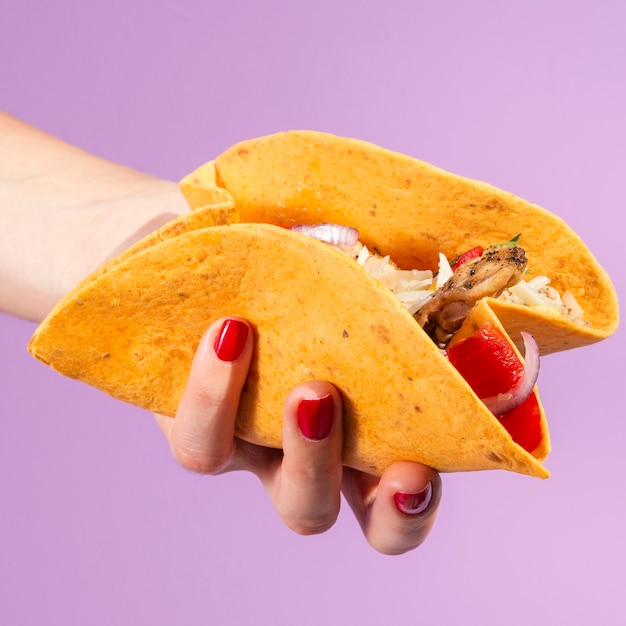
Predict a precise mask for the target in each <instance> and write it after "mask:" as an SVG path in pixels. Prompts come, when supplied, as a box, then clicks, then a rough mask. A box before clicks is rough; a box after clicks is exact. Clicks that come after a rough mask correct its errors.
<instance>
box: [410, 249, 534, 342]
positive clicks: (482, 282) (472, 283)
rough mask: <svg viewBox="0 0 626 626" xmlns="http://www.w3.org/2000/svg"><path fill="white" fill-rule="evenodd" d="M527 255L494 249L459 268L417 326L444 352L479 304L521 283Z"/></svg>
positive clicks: (423, 309) (425, 308)
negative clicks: (481, 300) (471, 311)
mask: <svg viewBox="0 0 626 626" xmlns="http://www.w3.org/2000/svg"><path fill="white" fill-rule="evenodd" d="M526 264H527V258H526V252H525V251H524V250H523V248H520V247H519V246H506V245H504V246H494V247H492V248H488V249H487V250H485V252H484V253H483V254H482V256H480V257H479V258H477V259H474V260H472V261H468V262H467V263H464V264H463V265H461V266H460V267H459V268H458V269H457V270H456V271H455V272H454V274H453V275H452V277H451V278H450V279H449V280H448V281H447V282H446V283H445V284H444V285H443V287H441V289H439V290H438V291H437V292H435V294H434V295H433V297H432V298H430V299H429V300H428V302H426V303H425V304H424V305H423V306H422V307H421V308H420V310H419V311H418V313H417V314H416V316H415V317H416V319H417V322H418V323H419V325H420V326H421V327H422V328H423V329H424V330H425V331H426V332H427V333H428V335H430V337H432V339H433V340H434V341H435V343H436V344H437V345H438V346H439V347H441V348H444V347H445V346H446V345H447V343H448V342H449V341H450V339H451V338H452V336H453V335H454V333H455V332H456V331H457V330H458V329H459V328H460V327H461V324H463V321H464V320H465V318H466V317H467V315H468V313H469V312H470V309H471V308H472V307H473V306H474V305H475V304H476V302H478V300H480V299H482V298H487V297H493V298H497V297H498V296H499V295H500V294H501V293H502V292H503V291H504V290H505V289H507V288H508V287H511V286H513V285H515V284H516V283H518V282H519V281H520V280H522V276H523V274H524V270H525V269H526Z"/></svg>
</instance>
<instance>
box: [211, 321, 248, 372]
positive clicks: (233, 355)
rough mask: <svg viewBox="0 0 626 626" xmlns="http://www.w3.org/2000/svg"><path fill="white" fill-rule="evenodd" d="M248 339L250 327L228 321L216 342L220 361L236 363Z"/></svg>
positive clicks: (216, 352) (215, 347)
mask: <svg viewBox="0 0 626 626" xmlns="http://www.w3.org/2000/svg"><path fill="white" fill-rule="evenodd" d="M247 338H248V325H247V324H246V323H244V322H242V321H240V320H230V319H228V320H226V321H225V322H224V323H223V324H222V328H221V329H220V332H219V333H218V335H217V339H216V340H215V346H214V349H215V354H217V358H218V359H220V361H229V362H230V361H236V360H237V359H238V358H239V357H240V356H241V353H242V352H243V349H244V347H245V345H246V339H247Z"/></svg>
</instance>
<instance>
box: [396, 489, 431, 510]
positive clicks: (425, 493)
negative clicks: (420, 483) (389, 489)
mask: <svg viewBox="0 0 626 626" xmlns="http://www.w3.org/2000/svg"><path fill="white" fill-rule="evenodd" d="M394 497H395V500H396V506H397V507H398V510H399V511H400V512H401V513H405V514H406V515H419V514H420V513H423V512H424V511H425V510H426V509H427V508H428V505H429V504H430V501H431V500H432V497H433V484H432V482H430V481H429V482H428V484H427V485H426V487H424V489H422V490H421V491H418V492H417V493H403V492H402V491H399V492H398V493H396V495H395V496H394Z"/></svg>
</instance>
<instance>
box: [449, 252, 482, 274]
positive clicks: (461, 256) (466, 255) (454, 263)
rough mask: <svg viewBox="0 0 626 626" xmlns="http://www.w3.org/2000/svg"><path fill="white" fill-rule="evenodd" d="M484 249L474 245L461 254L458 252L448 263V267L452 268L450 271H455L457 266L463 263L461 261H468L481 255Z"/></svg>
mask: <svg viewBox="0 0 626 626" xmlns="http://www.w3.org/2000/svg"><path fill="white" fill-rule="evenodd" d="M484 251H485V250H484V249H483V248H481V247H480V246H474V247H473V248H470V249H469V250H466V251H465V252H463V253H462V254H459V255H458V256H457V257H455V258H454V259H453V260H452V262H451V263H450V267H451V268H452V271H453V272H456V270H458V269H459V267H461V265H463V263H467V262H468V261H471V260H472V259H476V258H478V257H480V256H482V255H483V252H484Z"/></svg>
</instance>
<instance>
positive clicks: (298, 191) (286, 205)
mask: <svg viewBox="0 0 626 626" xmlns="http://www.w3.org/2000/svg"><path fill="white" fill-rule="evenodd" d="M191 185H193V190H194V194H193V195H192V194H191V193H190V192H189V189H190V186H191ZM215 188H220V189H226V190H227V191H228V192H229V193H230V194H231V195H232V197H233V199H234V201H235V203H236V206H237V208H238V210H239V213H240V218H241V221H242V222H269V223H284V224H294V223H319V222H323V221H328V222H335V223H339V224H345V225H350V226H354V227H356V228H357V229H358V230H359V232H360V234H361V239H362V241H363V242H364V243H365V244H366V245H368V247H370V248H376V249H377V250H379V251H380V252H381V253H382V254H390V255H391V257H392V259H393V260H394V261H395V262H396V263H398V264H399V265H400V266H401V267H403V268H406V269H413V268H417V269H436V268H437V257H438V253H439V252H443V253H444V254H445V255H446V256H447V257H448V258H449V259H452V258H454V257H455V256H456V255H457V254H459V253H461V252H463V251H464V250H467V249H468V248H471V247H473V246H476V245H480V246H482V247H484V248H486V247H489V246H491V245H494V244H497V243H501V242H504V241H508V240H509V239H511V237H513V236H515V235H517V234H518V233H521V234H522V239H521V245H522V247H523V248H524V249H525V250H526V252H527V254H528V258H529V265H528V272H529V275H531V276H532V275H547V276H549V277H550V279H551V281H552V283H551V284H552V285H553V286H554V287H555V288H556V289H557V291H559V292H560V293H561V294H562V293H564V292H565V291H567V290H569V291H570V292H571V293H572V294H573V295H574V296H575V298H576V300H577V301H578V303H579V304H580V305H581V306H582V308H583V309H584V311H585V319H586V322H587V324H586V325H579V324H576V323H574V322H571V321H569V320H567V319H565V318H556V317H555V316H553V315H550V314H548V313H545V312H540V311H537V310H535V309H530V308H529V307H524V306H520V305H515V304H511V303H505V302H500V301H495V300H493V301H492V302H491V303H490V304H491V307H492V309H493V311H494V312H495V313H496V315H497V316H498V318H499V319H500V321H501V322H502V323H503V325H504V326H505V328H506V329H507V331H508V332H509V334H510V335H511V336H512V337H513V338H515V340H516V342H518V343H519V339H518V338H519V332H520V331H521V330H526V331H528V332H530V333H532V334H533V335H534V336H535V339H536V340H537V342H538V343H539V346H540V349H541V353H542V354H548V353H550V352H556V351H559V350H564V349H568V348H575V347H580V346H583V345H587V344H591V343H594V342H596V341H599V340H601V339H604V338H606V337H608V336H609V335H611V334H612V333H614V332H615V330H616V329H617V325H618V304H617V296H616V293H615V289H614V288H613V285H612V283H611V280H610V278H609V276H608V275H607V273H606V272H605V270H604V269H603V268H602V267H601V266H600V264H599V263H598V262H597V260H596V259H595V258H594V256H593V255H592V253H591V252H590V251H589V249H588V248H587V247H586V246H585V244H584V243H583V241H582V240H581V238H580V237H579V236H578V235H577V234H576V233H575V232H574V231H573V230H572V229H571V228H570V227H569V226H568V225H567V224H566V223H565V222H564V221H563V220H562V219H560V218H559V217H557V216H556V215H554V214H552V213H550V212H548V211H546V210H545V209H543V208H541V207H539V206H537V205H536V204H533V203H531V202H528V201H526V200H523V199H521V198H518V197H516V196H514V195H513V194H510V193H508V192H505V191H502V190H500V189H497V188H495V187H493V186H491V185H488V184H486V183H483V182H479V181H475V180H470V179H467V178H463V177H461V176H457V175H455V174H451V173H449V172H446V171H444V170H442V169H439V168H437V167H434V166H433V165H430V164H428V163H425V162H423V161H419V160H417V159H414V158H411V157H408V156H405V155H403V154H399V153H397V152H392V151H389V150H385V149H384V148H380V147H378V146H375V145H373V144H371V143H367V142H364V141H360V140H356V139H346V138H343V137H337V136H335V135H330V134H327V133H318V132H313V131H290V132H286V133H277V134H275V135H269V136H266V137H261V138H259V139H253V140H249V141H244V142H242V143H239V144H237V145H235V146H233V147H232V148H230V149H229V150H227V151H226V152H224V153H223V154H222V155H220V156H219V157H217V159H215V161H212V162H209V163H208V164H205V165H204V166H203V167H202V168H200V169H198V170H197V171H196V172H194V173H192V174H190V175H189V176H188V177H186V178H185V179H183V181H182V183H181V189H182V191H183V193H184V194H185V196H186V198H187V200H188V202H189V203H190V204H191V206H195V205H197V204H198V203H200V204H201V203H202V202H203V200H202V198H203V197H204V196H203V194H202V189H205V190H206V194H207V197H211V196H212V194H214V193H215V191H214V190H215Z"/></svg>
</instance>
